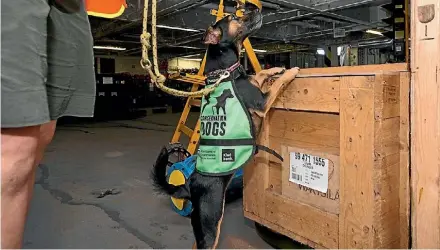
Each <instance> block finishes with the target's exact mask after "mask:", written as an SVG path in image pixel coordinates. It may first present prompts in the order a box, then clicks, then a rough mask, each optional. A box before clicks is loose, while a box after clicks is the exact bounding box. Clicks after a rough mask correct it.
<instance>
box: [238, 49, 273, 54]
mask: <svg viewBox="0 0 440 250" xmlns="http://www.w3.org/2000/svg"><path fill="white" fill-rule="evenodd" d="M244 51H245V49H242V50H241V52H244ZM254 52H256V53H266V52H267V50H262V49H254Z"/></svg>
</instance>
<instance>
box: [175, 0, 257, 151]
mask: <svg viewBox="0 0 440 250" xmlns="http://www.w3.org/2000/svg"><path fill="white" fill-rule="evenodd" d="M240 1H242V2H243V1H244V0H240ZM247 1H248V2H251V3H252V4H254V5H256V6H258V7H259V8H260V10H261V3H260V2H259V1H258V0H247ZM211 14H212V15H215V16H216V22H217V21H219V20H220V19H222V18H223V17H224V16H225V15H227V14H226V13H224V5H223V0H220V3H219V5H218V9H217V10H211ZM236 15H237V16H240V15H242V13H241V11H240V10H237V12H236ZM243 46H244V48H245V51H246V54H247V55H248V59H249V61H250V62H251V65H252V67H253V68H254V70H255V73H258V72H260V71H261V65H260V63H259V62H258V59H257V56H256V55H255V52H254V49H253V48H252V45H251V43H250V41H249V39H248V38H247V39H246V40H244V42H243ZM205 63H206V53H205V56H204V58H203V61H202V64H201V65H200V69H199V72H198V73H197V75H190V74H186V75H185V76H181V77H179V79H176V80H179V81H184V82H189V83H192V84H193V86H192V88H191V91H197V90H198V89H199V87H200V86H202V85H205V77H204V76H203V71H204V70H205ZM200 104H201V98H195V97H189V98H188V100H187V101H186V104H185V107H184V109H183V112H182V115H181V116H180V119H179V123H178V124H177V126H176V130H175V131H174V135H173V137H172V139H171V142H170V143H178V142H180V136H181V135H182V133H183V134H185V135H186V136H188V137H189V142H188V147H187V148H186V150H188V152H189V153H191V154H192V155H193V154H194V152H195V150H196V148H197V144H198V143H199V139H200V120H197V123H196V126H195V128H194V129H191V128H190V127H188V126H187V125H186V122H187V119H188V115H189V112H190V111H191V107H200Z"/></svg>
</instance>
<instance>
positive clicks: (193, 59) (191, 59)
mask: <svg viewBox="0 0 440 250" xmlns="http://www.w3.org/2000/svg"><path fill="white" fill-rule="evenodd" d="M183 60H186V61H197V62H201V61H202V60H203V59H201V58H185V59H183Z"/></svg>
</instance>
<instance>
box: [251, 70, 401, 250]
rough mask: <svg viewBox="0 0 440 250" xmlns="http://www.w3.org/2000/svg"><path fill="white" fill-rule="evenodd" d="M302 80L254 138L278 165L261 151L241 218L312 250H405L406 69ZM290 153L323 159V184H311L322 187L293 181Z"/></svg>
mask: <svg viewBox="0 0 440 250" xmlns="http://www.w3.org/2000/svg"><path fill="white" fill-rule="evenodd" d="M301 75H303V76H304V77H300V78H297V79H295V80H294V81H293V82H292V83H291V84H290V85H289V86H288V87H287V88H286V90H285V91H284V92H283V94H282V95H281V96H280V97H279V98H278V100H277V101H276V103H275V104H274V106H273V108H272V109H271V111H270V112H269V114H268V117H267V118H266V119H265V121H264V126H263V130H262V132H261V135H260V143H261V144H263V145H268V146H270V147H271V148H272V149H274V150H276V151H277V152H280V153H281V154H282V156H283V158H284V162H283V163H282V162H281V161H279V160H278V159H277V158H275V157H273V156H272V155H270V154H267V153H265V152H261V153H259V154H258V155H257V156H256V157H255V159H254V162H253V163H252V164H250V165H249V166H247V167H246V168H245V171H244V181H245V184H244V200H243V203H244V214H245V216H246V217H247V218H249V219H251V220H253V221H255V222H257V223H260V224H262V225H264V226H266V227H268V228H270V229H272V230H274V231H277V232H279V233H281V234H284V235H286V236H289V237H290V238H292V239H294V240H297V241H299V242H302V243H304V244H307V245H309V246H311V247H314V248H407V247H408V240H409V238H408V235H409V232H408V227H409V224H408V222H409V221H408V218H409V188H408V185H409V180H408V179H409V168H408V113H409V110H408V104H409V102H408V91H409V73H408V72H407V69H406V64H387V65H371V66H356V67H338V68H323V69H304V70H301ZM292 152H299V153H302V154H308V155H309V156H311V160H312V161H313V159H314V158H313V157H314V156H316V157H319V158H321V159H328V162H327V165H326V166H328V167H322V166H321V168H320V171H321V172H319V171H317V172H318V173H320V176H317V174H316V173H315V174H313V176H309V178H314V179H315V181H314V182H315V184H316V183H318V184H319V185H315V184H314V185H312V186H307V184H305V185H298V184H297V183H294V182H291V181H289V177H290V170H291V167H290V153H292ZM292 156H294V154H293V155H292ZM293 158H294V157H293ZM319 158H316V159H317V162H318V163H319V162H321V163H322V162H325V161H324V160H319ZM296 167H298V166H296ZM309 174H310V173H309ZM302 178H305V177H304V175H303V177H302ZM319 178H320V179H321V181H316V180H317V179H319ZM326 180H327V182H328V183H327V184H325V182H326ZM312 182H313V181H312ZM319 188H321V191H322V192H320V191H317V189H318V190H319ZM323 188H324V189H323ZM325 188H327V192H325Z"/></svg>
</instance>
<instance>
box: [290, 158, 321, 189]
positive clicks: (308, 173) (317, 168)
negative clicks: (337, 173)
mask: <svg viewBox="0 0 440 250" xmlns="http://www.w3.org/2000/svg"><path fill="white" fill-rule="evenodd" d="M328 166H329V164H328V159H325V158H322V157H319V156H316V155H311V154H304V153H301V152H290V175H289V181H291V182H293V183H296V184H299V185H303V186H305V187H308V188H311V189H314V190H317V191H319V192H322V193H327V189H328V169H329V167H328Z"/></svg>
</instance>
